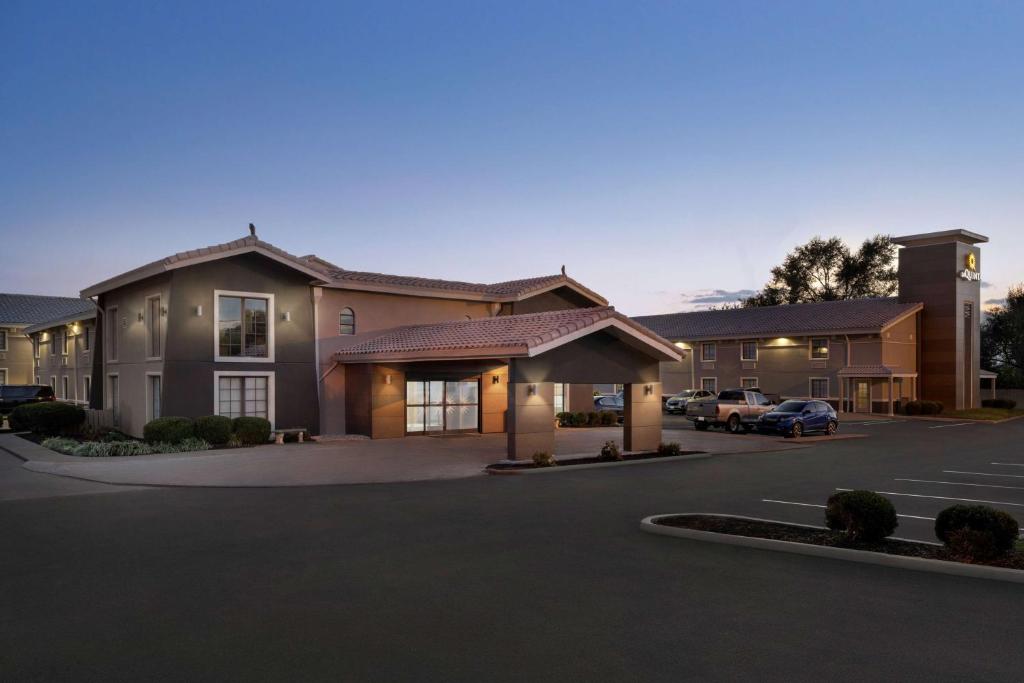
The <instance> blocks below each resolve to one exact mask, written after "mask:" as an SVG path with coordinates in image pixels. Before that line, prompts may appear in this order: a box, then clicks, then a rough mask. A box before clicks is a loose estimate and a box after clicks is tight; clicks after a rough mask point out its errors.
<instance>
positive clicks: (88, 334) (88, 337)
mask: <svg viewBox="0 0 1024 683" xmlns="http://www.w3.org/2000/svg"><path fill="white" fill-rule="evenodd" d="M81 337H82V350H83V351H88V350H89V349H90V348H92V325H83V326H82V334H81Z"/></svg>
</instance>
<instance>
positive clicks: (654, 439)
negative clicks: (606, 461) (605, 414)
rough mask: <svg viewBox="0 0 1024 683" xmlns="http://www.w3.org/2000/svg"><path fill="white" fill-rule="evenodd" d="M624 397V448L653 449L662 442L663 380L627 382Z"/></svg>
mask: <svg viewBox="0 0 1024 683" xmlns="http://www.w3.org/2000/svg"><path fill="white" fill-rule="evenodd" d="M623 397H624V398H625V402H626V405H625V420H624V422H623V425H622V441H623V444H622V448H623V450H626V451H653V450H654V449H656V448H657V447H658V444H659V443H660V442H661V382H650V383H648V384H627V385H626V386H625V387H624V391H623Z"/></svg>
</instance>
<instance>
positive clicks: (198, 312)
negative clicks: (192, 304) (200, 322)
mask: <svg viewBox="0 0 1024 683" xmlns="http://www.w3.org/2000/svg"><path fill="white" fill-rule="evenodd" d="M196 317H197V318H202V317H203V307H202V305H199V306H196Z"/></svg>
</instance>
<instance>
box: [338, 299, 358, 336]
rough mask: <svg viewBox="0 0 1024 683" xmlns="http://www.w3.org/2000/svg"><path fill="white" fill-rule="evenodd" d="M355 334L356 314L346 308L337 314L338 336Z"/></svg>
mask: <svg viewBox="0 0 1024 683" xmlns="http://www.w3.org/2000/svg"><path fill="white" fill-rule="evenodd" d="M355 333H356V312H355V311H353V310H352V309H351V308H349V307H348V306H346V307H345V308H343V309H341V313H339V314H338V334H340V335H348V334H355Z"/></svg>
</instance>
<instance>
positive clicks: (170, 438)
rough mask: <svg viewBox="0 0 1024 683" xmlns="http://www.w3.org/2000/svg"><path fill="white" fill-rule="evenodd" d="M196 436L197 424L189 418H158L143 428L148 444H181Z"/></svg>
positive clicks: (144, 437) (143, 435) (143, 436)
mask: <svg viewBox="0 0 1024 683" xmlns="http://www.w3.org/2000/svg"><path fill="white" fill-rule="evenodd" d="M195 435H196V429H195V423H193V422H192V420H191V419H189V418H187V417H158V418H157V419H155V420H150V421H149V422H147V423H146V425H145V426H144V427H143V428H142V438H143V439H145V440H146V443H181V441H183V440H184V439H188V438H191V437H194V436H195Z"/></svg>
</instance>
